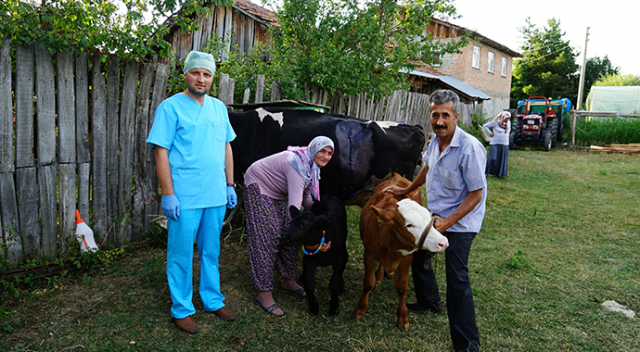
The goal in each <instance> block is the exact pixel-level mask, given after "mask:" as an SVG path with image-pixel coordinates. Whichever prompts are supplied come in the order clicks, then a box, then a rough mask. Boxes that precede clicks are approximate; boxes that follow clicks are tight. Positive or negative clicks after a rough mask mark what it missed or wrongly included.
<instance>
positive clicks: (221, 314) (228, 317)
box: [210, 306, 236, 321]
mask: <svg viewBox="0 0 640 352" xmlns="http://www.w3.org/2000/svg"><path fill="white" fill-rule="evenodd" d="M210 313H213V314H215V315H217V316H218V318H220V319H222V320H224V321H234V320H236V316H235V315H234V314H233V313H232V312H231V310H230V309H229V308H227V306H224V307H222V308H220V309H218V310H214V311H213V312H210Z"/></svg>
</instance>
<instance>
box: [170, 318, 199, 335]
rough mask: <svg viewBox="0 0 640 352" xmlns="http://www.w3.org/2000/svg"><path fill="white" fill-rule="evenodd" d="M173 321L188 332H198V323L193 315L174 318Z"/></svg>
mask: <svg viewBox="0 0 640 352" xmlns="http://www.w3.org/2000/svg"><path fill="white" fill-rule="evenodd" d="M173 322H174V323H175V324H176V326H177V327H178V329H180V330H182V331H185V332H188V333H190V334H195V333H197V332H198V325H197V324H196V321H195V320H193V317H191V316H188V317H186V318H182V319H178V318H173Z"/></svg>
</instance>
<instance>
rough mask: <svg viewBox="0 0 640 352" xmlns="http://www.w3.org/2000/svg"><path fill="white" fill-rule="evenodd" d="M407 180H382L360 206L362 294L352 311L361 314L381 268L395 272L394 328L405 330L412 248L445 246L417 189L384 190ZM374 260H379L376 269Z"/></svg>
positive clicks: (440, 248) (434, 249) (381, 273)
mask: <svg viewBox="0 0 640 352" xmlns="http://www.w3.org/2000/svg"><path fill="white" fill-rule="evenodd" d="M409 184H410V182H409V180H407V179H405V178H403V177H402V176H400V175H398V174H394V176H393V177H392V178H391V179H389V180H386V181H384V182H382V183H381V184H380V185H378V187H376V190H375V192H374V194H373V196H372V197H371V198H370V199H369V201H367V203H366V204H365V206H364V207H363V208H362V214H361V215H360V238H361V239H362V243H363V244H364V267H365V275H364V286H363V292H362V297H361V298H360V302H359V303H358V307H357V309H356V311H355V313H354V315H353V318H354V319H356V320H359V319H361V318H362V317H364V315H365V313H366V311H367V307H368V305H369V292H370V291H371V290H372V289H374V288H375V289H378V288H380V285H381V284H382V278H383V276H384V272H387V273H389V274H393V273H395V283H394V286H395V289H396V292H397V293H398V298H399V304H398V311H397V316H398V322H397V325H398V328H399V329H400V330H401V331H408V330H409V319H408V313H407V307H406V306H405V295H406V293H407V287H408V278H409V268H411V260H412V259H413V252H415V251H416V250H418V249H425V250H429V251H431V252H440V251H443V250H445V249H446V248H447V247H448V246H449V242H448V241H447V238H446V237H444V236H442V234H440V233H439V232H438V231H437V230H436V229H435V228H434V227H433V221H432V216H431V213H430V212H429V211H428V210H427V209H426V208H424V207H423V206H422V205H421V204H422V200H421V194H420V189H417V190H415V191H413V192H411V193H410V194H408V195H406V196H405V197H400V196H394V195H392V194H390V193H384V192H383V191H382V190H383V189H385V188H386V187H389V186H392V185H397V186H399V187H407V186H408V185H409ZM376 264H380V265H379V267H378V269H377V270H376Z"/></svg>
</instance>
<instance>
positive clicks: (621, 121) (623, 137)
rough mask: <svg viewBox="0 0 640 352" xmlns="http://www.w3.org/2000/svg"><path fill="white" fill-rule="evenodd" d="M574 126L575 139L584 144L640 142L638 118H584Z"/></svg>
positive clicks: (639, 120)
mask: <svg viewBox="0 0 640 352" xmlns="http://www.w3.org/2000/svg"><path fill="white" fill-rule="evenodd" d="M576 126H577V128H576V141H577V142H578V143H582V144H584V145H590V144H600V145H602V144H629V143H640V119H633V118H611V119H609V118H607V119H601V120H596V119H591V120H586V119H585V120H579V121H578V122H577V125H576Z"/></svg>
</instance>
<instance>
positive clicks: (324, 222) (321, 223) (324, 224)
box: [316, 218, 331, 231]
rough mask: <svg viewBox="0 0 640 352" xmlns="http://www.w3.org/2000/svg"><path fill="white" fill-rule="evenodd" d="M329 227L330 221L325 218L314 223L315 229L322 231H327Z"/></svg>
mask: <svg viewBox="0 0 640 352" xmlns="http://www.w3.org/2000/svg"><path fill="white" fill-rule="evenodd" d="M329 226H331V221H329V220H327V219H325V218H320V219H318V221H316V227H317V228H318V229H320V230H322V231H324V230H326V229H328V228H329Z"/></svg>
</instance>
